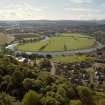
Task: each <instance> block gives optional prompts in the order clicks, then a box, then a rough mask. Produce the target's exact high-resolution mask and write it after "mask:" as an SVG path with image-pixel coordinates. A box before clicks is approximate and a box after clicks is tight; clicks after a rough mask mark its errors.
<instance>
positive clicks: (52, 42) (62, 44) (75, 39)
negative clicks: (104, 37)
mask: <svg viewBox="0 0 105 105" xmlns="http://www.w3.org/2000/svg"><path fill="white" fill-rule="evenodd" d="M45 45H46V46H45ZM94 45H95V39H94V38H92V37H88V36H86V35H81V34H73V33H64V34H62V35H60V36H57V37H51V38H50V39H49V40H47V41H39V42H37V43H30V44H29V43H28V44H23V45H19V46H18V47H17V49H18V50H20V51H40V49H41V48H42V47H43V46H45V47H44V48H43V49H42V50H41V51H45V52H53V51H70V50H76V49H84V48H90V47H93V46H94Z"/></svg>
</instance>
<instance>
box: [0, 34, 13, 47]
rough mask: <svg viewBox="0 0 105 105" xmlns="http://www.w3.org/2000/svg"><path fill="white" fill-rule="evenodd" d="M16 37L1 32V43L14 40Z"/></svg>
mask: <svg viewBox="0 0 105 105" xmlns="http://www.w3.org/2000/svg"><path fill="white" fill-rule="evenodd" d="M14 39H15V38H14V37H13V36H12V35H6V34H3V33H0V45H4V44H6V43H7V44H8V43H10V42H12V41H13V40H14Z"/></svg>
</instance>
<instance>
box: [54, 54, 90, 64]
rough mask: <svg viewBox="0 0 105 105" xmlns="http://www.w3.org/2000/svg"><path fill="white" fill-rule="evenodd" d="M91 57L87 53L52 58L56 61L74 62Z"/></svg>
mask: <svg viewBox="0 0 105 105" xmlns="http://www.w3.org/2000/svg"><path fill="white" fill-rule="evenodd" d="M88 59H89V58H88V57H87V56H85V55H75V56H57V57H54V58H52V60H53V61H56V62H64V63H72V62H81V61H86V60H88Z"/></svg>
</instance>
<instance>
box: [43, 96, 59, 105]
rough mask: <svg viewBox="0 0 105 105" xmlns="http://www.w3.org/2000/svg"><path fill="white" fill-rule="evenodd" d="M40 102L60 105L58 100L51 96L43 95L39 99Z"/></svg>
mask: <svg viewBox="0 0 105 105" xmlns="http://www.w3.org/2000/svg"><path fill="white" fill-rule="evenodd" d="M41 103H42V105H60V102H59V101H57V100H56V99H55V98H54V97H51V96H44V97H43V98H42V99H41Z"/></svg>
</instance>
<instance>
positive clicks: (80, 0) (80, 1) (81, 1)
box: [69, 0, 92, 4]
mask: <svg viewBox="0 0 105 105" xmlns="http://www.w3.org/2000/svg"><path fill="white" fill-rule="evenodd" d="M69 2H72V3H77V4H84V3H88V4H90V3H92V0H69Z"/></svg>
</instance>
